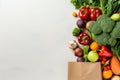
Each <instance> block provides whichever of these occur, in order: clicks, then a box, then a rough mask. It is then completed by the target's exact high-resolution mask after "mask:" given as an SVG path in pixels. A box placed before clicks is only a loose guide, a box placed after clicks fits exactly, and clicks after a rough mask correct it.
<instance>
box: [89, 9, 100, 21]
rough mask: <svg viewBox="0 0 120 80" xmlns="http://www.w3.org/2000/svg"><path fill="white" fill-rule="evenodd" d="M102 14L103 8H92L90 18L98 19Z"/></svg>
mask: <svg viewBox="0 0 120 80" xmlns="http://www.w3.org/2000/svg"><path fill="white" fill-rule="evenodd" d="M100 15H101V10H100V9H99V8H90V19H91V20H96V19H97V17H98V16H100Z"/></svg>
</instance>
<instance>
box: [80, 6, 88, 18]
mask: <svg viewBox="0 0 120 80" xmlns="http://www.w3.org/2000/svg"><path fill="white" fill-rule="evenodd" d="M78 16H79V18H81V19H82V20H89V18H90V12H89V9H88V8H84V7H83V8H81V9H80V10H79V13H78Z"/></svg>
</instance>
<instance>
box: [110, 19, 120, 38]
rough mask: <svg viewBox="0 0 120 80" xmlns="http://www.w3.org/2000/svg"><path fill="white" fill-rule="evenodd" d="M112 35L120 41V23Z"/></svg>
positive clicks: (117, 23)
mask: <svg viewBox="0 0 120 80" xmlns="http://www.w3.org/2000/svg"><path fill="white" fill-rule="evenodd" d="M110 35H111V36H112V37H113V38H115V39H120V21H119V22H116V25H115V27H114V29H113V30H112V32H111V34H110Z"/></svg>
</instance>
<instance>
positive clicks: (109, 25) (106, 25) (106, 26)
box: [100, 19, 115, 33]
mask: <svg viewBox="0 0 120 80" xmlns="http://www.w3.org/2000/svg"><path fill="white" fill-rule="evenodd" d="M114 26H115V21H112V20H107V19H105V20H103V22H102V23H101V24H100V27H101V28H102V31H103V32H106V33H109V32H111V31H112V30H113V28H114Z"/></svg>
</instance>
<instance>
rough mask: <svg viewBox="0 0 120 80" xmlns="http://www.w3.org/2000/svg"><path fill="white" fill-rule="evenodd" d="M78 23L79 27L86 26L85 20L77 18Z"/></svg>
mask: <svg viewBox="0 0 120 80" xmlns="http://www.w3.org/2000/svg"><path fill="white" fill-rule="evenodd" d="M76 25H77V26H78V27H79V28H84V27H85V21H83V20H81V19H79V20H77V22H76Z"/></svg>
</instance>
